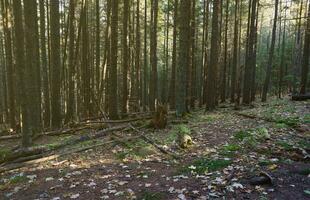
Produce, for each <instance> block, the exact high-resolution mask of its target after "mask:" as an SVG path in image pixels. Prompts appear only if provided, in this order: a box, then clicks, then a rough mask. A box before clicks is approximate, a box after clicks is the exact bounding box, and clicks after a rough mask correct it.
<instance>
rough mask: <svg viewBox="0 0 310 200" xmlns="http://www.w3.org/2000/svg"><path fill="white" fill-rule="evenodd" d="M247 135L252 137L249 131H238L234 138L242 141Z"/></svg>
mask: <svg viewBox="0 0 310 200" xmlns="http://www.w3.org/2000/svg"><path fill="white" fill-rule="evenodd" d="M247 137H251V134H250V133H249V132H248V131H244V130H241V131H238V132H237V133H235V134H234V138H235V139H237V140H238V141H242V140H244V139H245V138H247Z"/></svg>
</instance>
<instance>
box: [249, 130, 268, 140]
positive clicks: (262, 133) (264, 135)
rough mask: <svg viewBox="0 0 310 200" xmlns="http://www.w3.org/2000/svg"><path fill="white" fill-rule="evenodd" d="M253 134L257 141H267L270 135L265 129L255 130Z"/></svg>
mask: <svg viewBox="0 0 310 200" xmlns="http://www.w3.org/2000/svg"><path fill="white" fill-rule="evenodd" d="M253 134H254V135H255V136H256V137H257V138H258V139H269V138H270V135H269V133H268V130H267V129H266V128H265V127H261V128H257V129H255V130H254V131H253Z"/></svg>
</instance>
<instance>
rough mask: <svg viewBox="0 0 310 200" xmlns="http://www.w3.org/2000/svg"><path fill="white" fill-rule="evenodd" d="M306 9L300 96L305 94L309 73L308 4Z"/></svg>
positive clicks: (309, 10)
mask: <svg viewBox="0 0 310 200" xmlns="http://www.w3.org/2000/svg"><path fill="white" fill-rule="evenodd" d="M308 6H309V8H308V17H307V27H306V30H305V42H304V57H303V62H302V69H301V71H302V72H301V74H302V77H301V83H300V85H301V87H300V94H305V93H306V86H307V81H308V72H309V56H310V2H309V5H308Z"/></svg>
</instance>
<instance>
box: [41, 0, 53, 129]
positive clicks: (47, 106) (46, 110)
mask: <svg viewBox="0 0 310 200" xmlns="http://www.w3.org/2000/svg"><path fill="white" fill-rule="evenodd" d="M44 2H45V1H44V0H40V1H39V7H40V39H41V64H42V78H43V101H44V108H43V122H44V126H45V127H49V126H50V113H51V110H50V88H49V75H48V74H49V73H48V63H47V54H46V31H45V3H44Z"/></svg>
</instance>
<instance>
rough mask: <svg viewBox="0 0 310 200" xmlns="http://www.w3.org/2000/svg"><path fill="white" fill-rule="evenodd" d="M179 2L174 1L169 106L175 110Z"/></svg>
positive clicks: (177, 0)
mask: <svg viewBox="0 0 310 200" xmlns="http://www.w3.org/2000/svg"><path fill="white" fill-rule="evenodd" d="M178 2H179V0H174V11H173V12H174V14H173V42H172V43H173V44H172V63H171V77H170V90H169V104H170V108H171V109H175V90H176V86H175V82H176V65H177V26H178V21H177V19H178V17H179V16H178V7H179V5H178V4H179V3H178Z"/></svg>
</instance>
